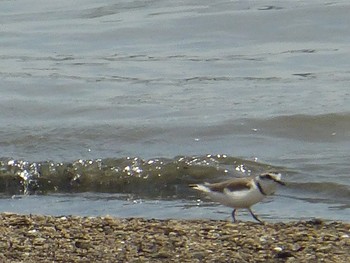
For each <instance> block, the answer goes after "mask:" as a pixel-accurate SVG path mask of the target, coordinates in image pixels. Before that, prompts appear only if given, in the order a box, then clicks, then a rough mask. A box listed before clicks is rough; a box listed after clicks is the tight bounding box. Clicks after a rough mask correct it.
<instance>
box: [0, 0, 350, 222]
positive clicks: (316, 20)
mask: <svg viewBox="0 0 350 263" xmlns="http://www.w3.org/2000/svg"><path fill="white" fill-rule="evenodd" d="M349 9H350V5H349V4H348V2H347V1H333V2H329V3H324V1H311V2H310V1H267V0H266V1H215V2H213V1H195V0H191V1H180V2H179V1H155V0H154V1H131V0H130V1H119V2H117V3H116V2H115V1H107V0H104V1H98V2H96V1H74V2H72V1H65V0H63V1H59V2H57V3H56V2H52V1H51V2H42V1H31V2H30V3H29V2H26V1H1V2H0V23H1V29H0V30H1V38H0V47H1V49H0V85H1V96H0V110H1V113H0V127H1V129H0V159H1V162H0V177H1V178H0V180H1V186H0V189H1V199H0V202H1V207H2V211H16V212H23V213H48V214H83V215H99V214H113V215H118V216H145V217H158V218H167V217H176V218H181V217H183V218H196V217H208V218H221V219H222V218H225V217H226V216H227V215H229V212H230V211H229V210H230V209H228V208H225V207H222V206H216V205H214V204H213V203H211V202H210V201H208V200H206V199H204V198H203V197H202V196H201V195H199V194H198V193H196V192H194V191H192V190H191V189H188V187H187V185H188V183H192V182H201V181H216V180H217V181H219V180H223V179H225V178H228V177H232V176H247V175H249V174H254V173H259V172H263V171H266V170H268V169H271V168H274V169H277V170H280V171H281V172H282V173H283V176H284V179H285V181H287V182H288V186H287V187H286V188H281V189H279V191H278V193H277V196H275V197H274V198H271V199H268V200H267V202H265V203H264V204H261V205H257V206H256V207H254V209H255V210H256V211H257V212H258V213H259V214H262V217H263V218H264V217H265V218H269V219H270V220H290V219H298V218H310V217H322V218H326V219H341V220H348V218H350V213H349V206H350V203H349V200H350V179H349V173H348V171H349V164H348V160H349V157H350V156H349V149H350V142H349V141H350V140H349V138H350V106H349V105H350V103H349V102H350V99H349V98H350V97H349V95H350V91H349V83H350V78H349V69H348V68H349V67H348V61H349V60H350V55H349V54H350V52H349V51H350V50H349V49H350V48H349V45H348V43H349V38H350V37H349V36H350V34H349V33H350V32H349V30H350V29H349V27H348V25H349V22H350V21H349V20H350V18H349V16H348V13H349ZM223 156H225V157H223ZM199 199H200V201H198V200H199ZM287 207H288V209H287Z"/></svg>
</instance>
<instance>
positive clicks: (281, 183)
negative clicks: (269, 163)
mask: <svg viewBox="0 0 350 263" xmlns="http://www.w3.org/2000/svg"><path fill="white" fill-rule="evenodd" d="M275 182H276V183H278V184H280V185H284V186H286V183H285V182H282V181H279V180H276V181H275Z"/></svg>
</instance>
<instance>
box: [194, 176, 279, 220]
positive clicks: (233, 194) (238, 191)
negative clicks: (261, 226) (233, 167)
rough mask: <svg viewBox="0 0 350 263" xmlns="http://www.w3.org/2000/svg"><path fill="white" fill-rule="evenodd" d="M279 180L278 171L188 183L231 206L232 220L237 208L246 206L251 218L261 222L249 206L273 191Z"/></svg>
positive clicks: (213, 198)
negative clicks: (218, 181)
mask: <svg viewBox="0 0 350 263" xmlns="http://www.w3.org/2000/svg"><path fill="white" fill-rule="evenodd" d="M277 184H280V185H285V183H283V182H282V181H281V174H280V173H272V172H270V173H263V174H260V175H258V176H253V177H247V178H234V179H230V180H227V181H224V182H220V183H213V184H209V183H204V184H193V185H190V186H191V187H192V188H193V189H196V190H199V191H202V192H204V193H206V194H207V195H208V196H209V197H210V198H211V199H212V200H213V201H216V202H219V203H221V204H223V205H225V206H228V207H232V208H233V211H232V218H233V222H235V221H236V217H235V213H236V210H237V209H241V208H246V209H248V211H249V212H250V214H251V215H252V216H253V218H254V219H255V220H257V221H259V222H260V223H263V222H262V221H261V220H260V219H259V218H258V217H257V216H256V215H254V213H253V211H252V210H251V208H250V207H251V206H252V205H254V204H256V203H258V202H260V201H261V200H263V199H264V198H265V197H266V196H268V195H271V194H273V193H274V192H275V190H276V186H277Z"/></svg>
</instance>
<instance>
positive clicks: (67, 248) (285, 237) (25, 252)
mask: <svg viewBox="0 0 350 263" xmlns="http://www.w3.org/2000/svg"><path fill="white" fill-rule="evenodd" d="M0 231H1V232H0V233H1V236H0V261H1V262H52V261H54V262H323V261H324V262H348V259H349V258H350V224H349V223H343V222H324V221H322V220H313V221H300V222H288V223H266V224H264V225H261V224H257V223H255V222H238V223H236V224H233V223H231V222H227V221H214V220H155V219H142V218H127V219H124V218H123V219H120V218H113V217H109V216H106V217H77V216H61V217H54V216H41V215H18V214H10V213H2V214H0Z"/></svg>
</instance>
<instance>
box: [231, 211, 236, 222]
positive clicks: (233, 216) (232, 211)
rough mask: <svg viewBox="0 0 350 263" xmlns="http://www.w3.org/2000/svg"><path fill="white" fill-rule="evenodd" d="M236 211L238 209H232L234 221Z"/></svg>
mask: <svg viewBox="0 0 350 263" xmlns="http://www.w3.org/2000/svg"><path fill="white" fill-rule="evenodd" d="M235 213H236V209H233V211H232V218H233V222H236V217H235Z"/></svg>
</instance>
